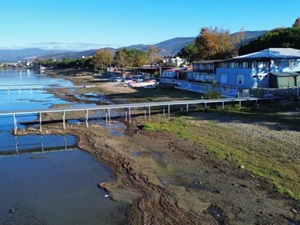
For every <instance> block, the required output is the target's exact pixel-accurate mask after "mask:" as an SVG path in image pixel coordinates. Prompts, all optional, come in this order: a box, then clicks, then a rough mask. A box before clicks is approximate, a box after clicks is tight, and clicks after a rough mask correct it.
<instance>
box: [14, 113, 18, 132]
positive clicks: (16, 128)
mask: <svg viewBox="0 0 300 225" xmlns="http://www.w3.org/2000/svg"><path fill="white" fill-rule="evenodd" d="M14 129H15V134H17V130H18V127H17V118H16V114H14Z"/></svg>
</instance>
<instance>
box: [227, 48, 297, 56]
mask: <svg viewBox="0 0 300 225" xmlns="http://www.w3.org/2000/svg"><path fill="white" fill-rule="evenodd" d="M254 58H255V59H257V58H268V59H270V58H271V59H284V58H300V50H299V49H294V48H268V49H264V50H261V51H259V52H254V53H250V54H247V55H242V56H238V57H235V58H232V59H254Z"/></svg>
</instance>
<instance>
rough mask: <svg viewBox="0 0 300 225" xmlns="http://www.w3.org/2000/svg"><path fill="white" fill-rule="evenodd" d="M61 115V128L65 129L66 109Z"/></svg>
mask: <svg viewBox="0 0 300 225" xmlns="http://www.w3.org/2000/svg"><path fill="white" fill-rule="evenodd" d="M62 116H63V129H64V130H65V129H66V111H63V112H62Z"/></svg>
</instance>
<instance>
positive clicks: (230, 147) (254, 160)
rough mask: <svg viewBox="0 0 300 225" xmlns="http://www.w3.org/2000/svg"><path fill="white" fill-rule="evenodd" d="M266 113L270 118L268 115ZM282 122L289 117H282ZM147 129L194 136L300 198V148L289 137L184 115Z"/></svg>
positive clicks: (211, 149) (207, 148) (204, 145)
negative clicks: (263, 134) (278, 138)
mask: <svg viewBox="0 0 300 225" xmlns="http://www.w3.org/2000/svg"><path fill="white" fill-rule="evenodd" d="M229 113H232V112H229ZM238 113H242V114H243V115H247V116H248V115H249V113H250V112H247V110H242V111H241V112H240V111H239V112H238ZM251 113H253V112H251ZM257 113H258V112H256V113H254V116H255V115H256V114H257ZM223 114H224V111H223ZM272 115H273V116H274V117H273V118H271V119H278V117H277V116H276V113H273V112H272ZM264 117H268V118H269V116H268V115H264ZM282 122H283V123H285V122H287V121H286V120H284V119H282ZM294 123H295V122H294ZM143 129H145V130H150V131H164V132H168V133H171V134H173V135H175V136H176V137H179V138H183V139H191V140H192V141H193V142H194V143H195V144H198V145H201V146H202V148H203V150H204V151H209V152H211V153H213V154H215V155H216V156H217V157H219V158H221V159H224V160H225V159H226V160H227V162H229V163H230V164H231V165H235V166H238V165H243V166H245V168H246V169H247V170H249V171H252V173H253V176H260V177H263V178H266V179H267V180H268V181H269V182H270V183H271V184H273V185H274V186H275V187H276V189H277V191H278V192H279V193H282V194H287V195H289V196H290V197H292V198H294V199H297V200H299V199H300V176H299V174H300V159H299V149H295V146H293V145H292V144H291V143H289V142H287V141H285V140H281V141H275V140H271V139H267V138H264V137H257V136H251V135H249V134H245V133H243V132H241V131H238V130H235V129H231V128H224V127H223V126H220V125H218V124H217V123H215V122H214V121H209V122H207V123H205V124H204V123H198V122H196V121H193V120H192V119H191V118H188V117H184V116H180V117H177V118H175V119H172V120H169V121H162V122H157V123H146V124H145V126H144V128H143Z"/></svg>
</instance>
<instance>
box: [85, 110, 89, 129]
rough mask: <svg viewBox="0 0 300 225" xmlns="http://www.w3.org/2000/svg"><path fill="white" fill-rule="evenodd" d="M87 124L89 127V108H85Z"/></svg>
mask: <svg viewBox="0 0 300 225" xmlns="http://www.w3.org/2000/svg"><path fill="white" fill-rule="evenodd" d="M85 124H86V127H89V110H88V109H87V110H85Z"/></svg>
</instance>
